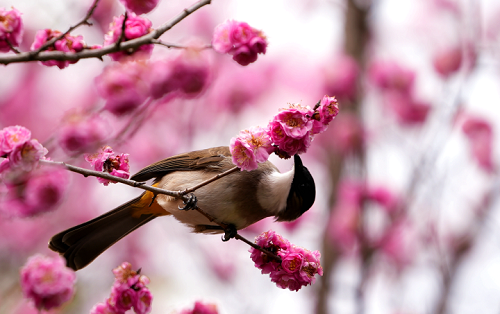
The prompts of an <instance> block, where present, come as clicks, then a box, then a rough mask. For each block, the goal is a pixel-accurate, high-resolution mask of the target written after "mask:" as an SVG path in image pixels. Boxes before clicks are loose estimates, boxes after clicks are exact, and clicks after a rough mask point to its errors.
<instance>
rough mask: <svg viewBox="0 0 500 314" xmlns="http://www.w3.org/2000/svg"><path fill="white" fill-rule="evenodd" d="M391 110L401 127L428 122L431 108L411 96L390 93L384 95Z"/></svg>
mask: <svg viewBox="0 0 500 314" xmlns="http://www.w3.org/2000/svg"><path fill="white" fill-rule="evenodd" d="M384 97H385V102H386V105H387V107H388V108H389V110H391V111H392V112H393V113H394V115H395V116H396V119H397V121H398V122H399V123H400V124H401V125H407V126H412V125H421V124H423V123H424V122H425V121H426V120H427V116H428V115H429V112H430V110H431V106H430V105H429V104H427V103H424V102H420V101H418V100H415V99H413V97H412V96H411V95H410V94H406V93H401V92H388V93H386V94H385V95H384Z"/></svg>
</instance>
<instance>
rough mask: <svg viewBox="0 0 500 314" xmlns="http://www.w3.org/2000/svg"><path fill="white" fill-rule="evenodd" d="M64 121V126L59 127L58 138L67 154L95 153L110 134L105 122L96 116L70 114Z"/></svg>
mask: <svg viewBox="0 0 500 314" xmlns="http://www.w3.org/2000/svg"><path fill="white" fill-rule="evenodd" d="M64 120H65V124H64V125H63V126H62V127H61V129H60V131H59V136H58V137H59V144H60V145H61V147H62V148H63V149H64V151H65V152H66V153H68V154H79V153H85V152H86V153H88V152H92V151H95V150H96V149H98V148H99V147H101V146H102V144H103V142H104V141H105V140H106V139H107V138H108V137H109V136H110V133H111V129H110V126H109V124H108V123H107V121H105V120H104V119H103V118H101V117H100V116H98V115H93V116H85V115H84V114H79V113H72V114H69V115H68V116H66V118H64Z"/></svg>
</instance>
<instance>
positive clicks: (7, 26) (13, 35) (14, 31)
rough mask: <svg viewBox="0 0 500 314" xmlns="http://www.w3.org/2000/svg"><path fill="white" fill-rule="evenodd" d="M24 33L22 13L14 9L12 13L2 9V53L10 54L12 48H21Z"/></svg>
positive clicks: (0, 15) (0, 18)
mask: <svg viewBox="0 0 500 314" xmlns="http://www.w3.org/2000/svg"><path fill="white" fill-rule="evenodd" d="M23 33H24V27H23V21H22V19H21V12H19V11H18V10H16V9H14V8H12V10H10V11H7V10H6V9H4V8H0V52H9V51H10V50H11V49H12V48H11V46H12V47H19V44H21V41H22V40H23Z"/></svg>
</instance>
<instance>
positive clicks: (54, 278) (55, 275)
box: [21, 255, 76, 310]
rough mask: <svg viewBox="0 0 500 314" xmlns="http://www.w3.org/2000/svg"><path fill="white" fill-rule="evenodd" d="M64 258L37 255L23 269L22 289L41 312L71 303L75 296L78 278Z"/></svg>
mask: <svg viewBox="0 0 500 314" xmlns="http://www.w3.org/2000/svg"><path fill="white" fill-rule="evenodd" d="M65 264H66V262H65V260H64V259H63V258H62V257H59V256H57V257H55V258H49V257H44V256H41V255H35V256H32V257H30V258H29V259H28V261H27V263H26V265H24V267H23V268H22V269H21V288H22V291H23V294H24V296H25V297H26V298H28V299H30V300H31V301H32V302H33V303H34V304H35V307H36V308H37V309H39V310H50V309H52V308H55V307H59V306H61V305H62V304H63V303H65V302H67V301H69V300H70V299H71V297H72V296H73V294H74V291H75V288H74V285H75V281H76V276H75V273H74V271H72V270H71V269H69V268H67V267H66V266H65Z"/></svg>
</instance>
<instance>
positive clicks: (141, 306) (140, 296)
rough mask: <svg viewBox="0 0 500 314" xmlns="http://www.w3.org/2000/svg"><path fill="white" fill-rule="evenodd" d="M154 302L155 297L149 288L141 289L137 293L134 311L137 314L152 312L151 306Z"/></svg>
mask: <svg viewBox="0 0 500 314" xmlns="http://www.w3.org/2000/svg"><path fill="white" fill-rule="evenodd" d="M152 302H153V295H152V294H151V291H149V289H147V288H141V289H140V290H139V291H137V292H136V299H135V302H134V305H133V306H134V311H135V313H136V314H146V313H149V312H151V309H152V307H151V305H152Z"/></svg>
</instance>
